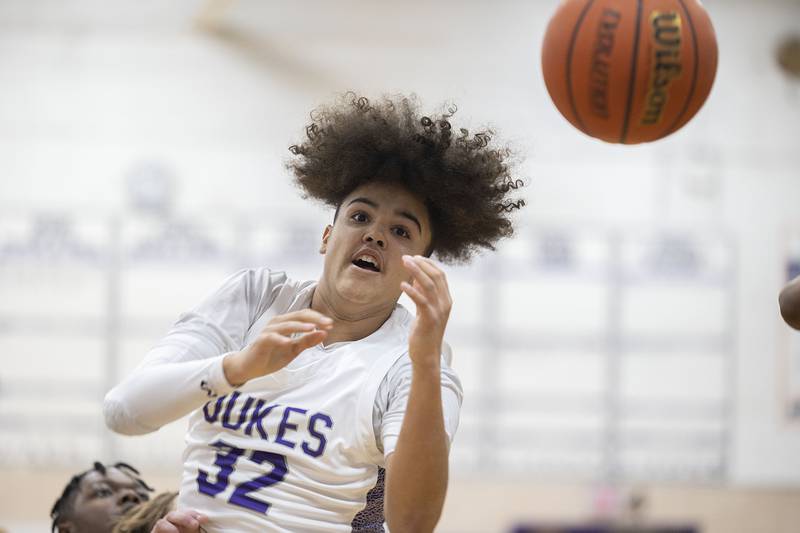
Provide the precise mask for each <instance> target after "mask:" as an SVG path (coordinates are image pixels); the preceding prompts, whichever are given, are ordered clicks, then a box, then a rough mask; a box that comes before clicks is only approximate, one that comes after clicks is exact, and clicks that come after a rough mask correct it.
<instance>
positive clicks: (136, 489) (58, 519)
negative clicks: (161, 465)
mask: <svg viewBox="0 0 800 533" xmlns="http://www.w3.org/2000/svg"><path fill="white" fill-rule="evenodd" d="M152 490H153V489H151V488H150V487H149V486H148V485H147V484H146V483H145V482H144V481H142V479H141V478H140V477H139V472H138V471H137V470H136V469H135V468H133V467H131V466H129V465H127V464H125V463H117V464H115V465H109V466H105V465H103V464H101V463H98V462H95V463H94V466H93V467H92V468H90V469H89V470H87V471H85V472H81V473H80V474H76V475H75V476H73V477H72V479H71V480H70V482H69V483H68V484H67V486H66V487H65V488H64V492H63V493H62V494H61V497H60V498H59V499H58V501H56V503H55V505H54V506H53V510H52V511H51V512H50V514H51V518H52V519H53V526H52V529H53V531H56V530H57V531H58V532H59V533H65V532H66V533H108V532H110V531H111V530H112V529H113V527H114V525H115V524H116V523H117V522H118V521H119V520H120V518H121V517H122V516H123V515H124V514H125V513H126V512H127V511H129V510H130V509H131V508H132V507H134V506H135V505H137V504H140V503H142V502H144V501H147V500H148V499H149V498H150V496H149V493H150V492H152Z"/></svg>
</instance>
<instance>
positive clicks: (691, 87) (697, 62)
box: [659, 0, 700, 138]
mask: <svg viewBox="0 0 800 533" xmlns="http://www.w3.org/2000/svg"><path fill="white" fill-rule="evenodd" d="M678 3H679V4H680V5H681V7H682V8H683V12H684V13H685V14H686V22H688V23H689V29H690V30H691V31H692V44H693V48H694V68H693V69H692V83H691V85H689V94H688V95H687V96H686V101H685V102H684V103H683V108H681V112H680V113H678V116H677V117H675V120H674V121H673V122H672V124H670V126H669V127H668V128H667V129H666V130H664V133H663V134H662V135H661V137H666V136H667V135H669V134H670V133H674V132H675V130H677V129H678V128H677V125H678V123H679V122H680V121H681V118H683V115H684V114H685V113H686V110H687V109H689V103H691V101H692V96H694V90H695V88H696V86H697V71H698V70H699V67H700V53H699V52H698V50H697V32H695V29H694V23H693V22H692V16H691V15H690V14H689V10H688V9H686V4H685V3H684V2H683V0H678ZM659 138H660V137H659Z"/></svg>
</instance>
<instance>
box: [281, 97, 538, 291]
mask: <svg viewBox="0 0 800 533" xmlns="http://www.w3.org/2000/svg"><path fill="white" fill-rule="evenodd" d="M454 112H455V109H451V110H449V111H448V112H447V113H444V114H441V115H439V116H424V115H422V114H421V113H420V112H419V110H418V103H417V101H416V99H414V98H405V97H397V98H383V99H381V100H380V101H378V102H370V101H369V100H367V99H366V98H363V97H361V98H359V97H358V96H356V95H354V94H352V93H348V94H346V95H344V97H343V98H341V99H340V100H339V101H338V102H336V103H334V104H333V105H330V106H324V107H321V108H319V109H317V110H315V111H314V112H313V113H312V115H311V116H312V121H313V122H312V123H311V124H310V125H309V126H308V127H307V128H306V133H307V138H306V140H305V141H304V142H303V143H300V144H298V145H295V146H292V147H291V151H292V153H293V154H294V155H295V157H294V158H293V159H292V160H291V161H290V163H289V168H290V169H291V170H292V171H293V173H294V175H295V180H296V183H297V184H298V185H299V186H300V188H301V189H302V190H303V192H304V195H306V196H308V197H311V198H315V199H317V200H320V201H322V202H324V203H326V204H327V205H329V206H331V207H333V208H335V209H336V215H335V216H334V222H333V224H332V225H330V226H328V227H327V228H326V229H325V231H324V234H323V239H322V246H321V252H322V253H324V254H325V266H324V272H323V276H322V278H323V279H322V280H321V283H325V284H326V285H327V287H328V290H335V291H337V292H338V293H339V295H340V296H342V297H343V298H345V299H349V300H351V301H354V302H359V303H368V302H369V303H376V302H378V301H384V300H385V301H386V303H389V302H393V301H396V300H397V298H399V296H400V293H401V291H400V281H403V280H407V278H408V275H407V273H406V271H405V269H404V268H403V266H402V261H401V257H402V255H404V254H409V255H431V254H435V255H436V256H437V258H438V259H440V260H442V261H444V262H466V261H468V260H469V259H470V258H471V257H472V256H473V255H474V253H475V252H476V251H478V250H480V249H494V244H495V243H496V242H497V241H498V240H499V239H501V238H503V237H508V236H510V235H511V234H512V232H513V227H512V223H511V220H510V217H509V213H510V212H511V211H513V210H515V209H518V208H519V207H521V206H522V205H524V202H522V201H521V200H516V201H515V200H513V199H511V198H509V196H510V194H513V192H514V191H515V190H516V189H517V188H518V187H519V186H521V185H522V181H521V180H515V179H513V178H512V177H511V174H510V168H509V165H508V159H509V156H510V151H509V150H508V149H502V148H493V147H491V146H490V141H491V137H490V134H491V133H492V132H490V131H481V132H479V133H476V134H474V135H470V133H469V132H468V131H467V130H466V129H460V130H459V132H458V133H455V132H454V131H453V127H452V124H451V122H450V120H451V117H452V115H453V113H454ZM362 252H363V254H362ZM361 255H365V256H366V257H364V259H365V260H364V261H359V257H361ZM369 256H374V257H372V258H371V260H370V259H368V258H369ZM370 261H371V262H373V263H376V264H374V265H370V264H369V262H370Z"/></svg>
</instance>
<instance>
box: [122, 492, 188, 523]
mask: <svg viewBox="0 0 800 533" xmlns="http://www.w3.org/2000/svg"><path fill="white" fill-rule="evenodd" d="M177 496H178V493H177V492H162V493H161V494H159V495H158V496H156V497H155V498H153V499H152V500H150V501H147V502H143V503H140V504H139V505H137V506H136V507H134V508H132V509H131V510H130V511H128V512H127V513H126V514H125V516H123V517H122V519H121V520H120V521H119V522H118V523H117V525H116V526H114V529H113V530H112V531H111V533H150V531H152V530H153V527H155V525H156V522H158V520H159V519H161V518H163V517H164V515H166V514H167V513H168V512H170V511H171V510H172V507H173V504H174V502H175V498H176V497H177Z"/></svg>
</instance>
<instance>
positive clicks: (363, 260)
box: [353, 255, 381, 272]
mask: <svg viewBox="0 0 800 533" xmlns="http://www.w3.org/2000/svg"><path fill="white" fill-rule="evenodd" d="M353 264H354V265H355V266H357V267H358V268H361V269H364V270H371V271H372V272H380V271H381V269H380V268H379V267H378V264H377V263H376V262H375V259H373V258H372V257H369V256H367V255H362V256H360V257H358V258H356V260H355V261H353Z"/></svg>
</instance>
